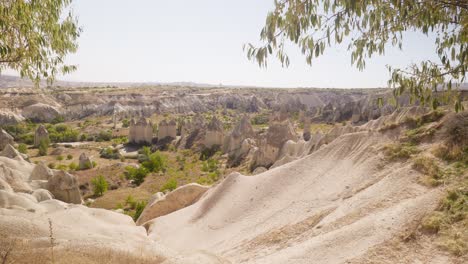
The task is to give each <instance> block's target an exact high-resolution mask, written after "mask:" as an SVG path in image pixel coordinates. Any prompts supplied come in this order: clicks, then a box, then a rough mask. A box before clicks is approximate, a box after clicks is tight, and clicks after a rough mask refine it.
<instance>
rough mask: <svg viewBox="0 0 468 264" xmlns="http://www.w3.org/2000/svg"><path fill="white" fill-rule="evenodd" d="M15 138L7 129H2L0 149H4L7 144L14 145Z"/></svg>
mask: <svg viewBox="0 0 468 264" xmlns="http://www.w3.org/2000/svg"><path fill="white" fill-rule="evenodd" d="M13 144H14V138H13V137H12V136H11V135H10V134H8V133H7V132H6V131H5V130H3V129H0V151H2V150H3V149H4V148H5V147H6V146H7V145H13Z"/></svg>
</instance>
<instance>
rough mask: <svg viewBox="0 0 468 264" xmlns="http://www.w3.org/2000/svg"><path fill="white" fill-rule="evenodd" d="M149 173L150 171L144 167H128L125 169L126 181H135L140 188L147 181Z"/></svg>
mask: <svg viewBox="0 0 468 264" xmlns="http://www.w3.org/2000/svg"><path fill="white" fill-rule="evenodd" d="M148 173H149V171H148V170H147V169H146V168H145V167H143V166H140V167H139V168H135V167H132V166H127V167H125V173H124V174H125V178H126V179H128V180H133V183H135V184H136V185H137V186H139V185H140V184H142V183H143V182H144V181H145V177H146V175H148Z"/></svg>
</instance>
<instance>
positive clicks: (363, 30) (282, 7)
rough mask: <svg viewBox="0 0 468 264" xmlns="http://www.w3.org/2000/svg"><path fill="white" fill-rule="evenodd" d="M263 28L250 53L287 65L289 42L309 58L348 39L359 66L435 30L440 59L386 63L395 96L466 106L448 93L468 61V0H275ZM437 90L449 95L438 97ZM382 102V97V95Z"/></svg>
mask: <svg viewBox="0 0 468 264" xmlns="http://www.w3.org/2000/svg"><path fill="white" fill-rule="evenodd" d="M274 4H275V8H274V10H273V11H272V12H270V13H269V14H268V16H267V18H266V23H265V26H264V28H263V29H262V31H261V33H260V39H261V41H262V44H261V46H254V45H252V44H247V45H245V46H244V49H245V50H246V52H247V57H248V58H249V59H251V60H254V61H256V62H258V64H259V66H260V67H266V66H267V58H268V57H269V56H276V57H277V58H278V59H279V61H280V62H281V63H282V65H283V66H285V67H287V66H288V65H289V64H290V60H289V57H288V55H287V54H286V51H285V44H286V42H291V43H293V44H294V45H296V46H298V47H299V48H300V50H301V52H302V54H304V56H305V59H306V62H307V63H308V64H310V65H311V64H312V61H313V60H314V59H315V58H316V57H319V56H321V55H323V53H324V51H325V50H326V49H327V47H330V46H332V45H336V44H340V43H342V42H344V43H346V44H348V50H349V51H350V53H351V64H352V65H355V66H356V67H357V68H358V69H359V70H363V69H364V68H365V66H366V59H367V58H370V57H372V56H373V55H375V54H380V55H382V54H384V53H385V49H386V48H388V46H389V45H392V46H396V47H398V48H400V49H402V44H403V34H402V33H403V32H405V31H419V32H422V33H424V34H426V35H429V34H431V35H432V34H434V35H435V38H436V40H435V44H436V50H435V53H436V54H437V55H438V58H439V61H437V62H435V61H429V60H427V61H422V62H420V63H419V64H411V65H409V66H408V67H407V68H404V69H397V68H393V67H391V66H387V67H388V70H389V73H390V79H389V81H388V85H389V86H390V87H392V88H394V90H393V93H394V95H395V97H397V96H399V95H401V94H403V93H404V92H409V94H410V97H411V101H412V102H415V101H416V100H418V101H419V102H420V103H421V104H423V105H431V106H432V107H434V108H436V107H437V105H438V104H439V101H438V100H440V99H443V100H445V101H447V102H449V103H453V104H454V105H455V109H456V110H457V111H459V110H461V109H462V105H461V103H460V98H459V96H456V95H457V94H456V93H452V92H450V91H451V90H452V88H453V87H455V86H456V85H459V84H460V83H463V82H464V80H465V77H466V69H467V65H468V64H467V63H468V49H467V46H468V1H466V0H275V3H274ZM434 91H444V94H445V95H446V96H441V97H440V96H438V97H436V96H435V94H434ZM380 103H382V101H381V100H380Z"/></svg>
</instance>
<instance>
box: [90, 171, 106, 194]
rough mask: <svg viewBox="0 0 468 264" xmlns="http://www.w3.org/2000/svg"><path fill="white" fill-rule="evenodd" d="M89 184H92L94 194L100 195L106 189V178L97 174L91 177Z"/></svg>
mask: <svg viewBox="0 0 468 264" xmlns="http://www.w3.org/2000/svg"><path fill="white" fill-rule="evenodd" d="M91 184H92V185H93V192H94V195H95V196H102V195H103V194H104V193H105V192H106V191H107V187H108V183H107V181H106V178H104V176H102V175H98V176H96V177H94V178H93V179H91Z"/></svg>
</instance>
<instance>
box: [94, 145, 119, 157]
mask: <svg viewBox="0 0 468 264" xmlns="http://www.w3.org/2000/svg"><path fill="white" fill-rule="evenodd" d="M99 155H100V157H101V158H103V159H120V153H119V150H118V149H115V148H112V147H107V148H103V149H102V150H101V151H100V152H99Z"/></svg>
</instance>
